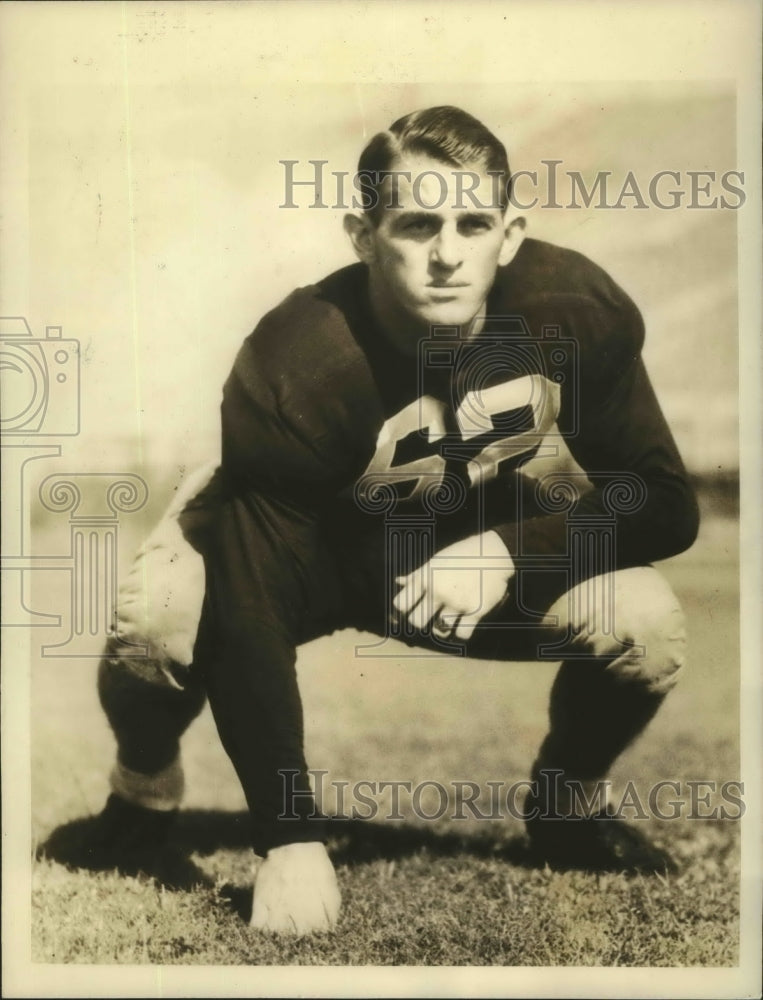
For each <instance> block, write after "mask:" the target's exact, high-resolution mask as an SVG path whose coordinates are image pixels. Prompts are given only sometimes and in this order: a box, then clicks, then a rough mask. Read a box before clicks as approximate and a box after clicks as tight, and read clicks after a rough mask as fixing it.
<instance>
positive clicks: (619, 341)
mask: <svg viewBox="0 0 763 1000" xmlns="http://www.w3.org/2000/svg"><path fill="white" fill-rule="evenodd" d="M617 291H618V292H619V289H618V290H617ZM620 295H621V296H622V298H621V301H620V303H619V308H618V309H617V310H612V309H607V310H604V309H601V308H599V307H596V308H593V309H586V310H578V311H577V314H576V315H575V316H570V318H569V322H568V323H567V324H566V325H565V329H566V330H567V331H568V332H569V333H570V334H572V335H573V336H576V337H577V340H578V343H579V345H581V354H582V355H583V359H582V360H583V364H582V366H581V367H582V370H583V376H582V379H581V383H580V384H579V385H578V386H576V388H577V390H578V391H579V395H578V396H577V397H574V398H572V402H571V403H570V397H568V399H567V406H568V407H570V406H573V405H574V406H575V407H576V408H577V414H578V416H579V428H578V433H577V434H576V435H575V436H569V437H568V438H567V443H568V446H569V448H570V452H571V453H572V455H573V457H574V458H575V459H576V461H577V462H578V464H579V465H580V466H581V468H582V469H583V470H584V471H585V472H586V474H588V475H589V477H590V479H591V483H592V487H593V488H592V489H590V491H588V492H586V493H583V495H582V496H581V498H580V499H579V500H578V502H577V503H576V505H575V507H574V509H573V510H572V511H570V510H565V511H561V512H559V513H548V514H545V515H543V514H541V515H536V516H533V517H530V518H526V519H523V520H521V522H517V521H510V522H505V523H503V524H498V525H496V526H495V527H494V528H493V530H491V531H487V532H484V533H483V534H481V535H475V536H473V537H472V538H469V539H466V540H464V541H463V542H458V543H457V544H456V545H454V546H450V547H449V548H447V549H444V550H441V551H440V552H438V553H437V555H436V556H435V557H434V558H433V559H432V560H431V561H430V562H429V563H428V564H425V565H424V566H423V567H421V568H420V569H419V570H417V571H416V572H415V573H412V574H410V575H409V576H408V577H405V578H401V579H400V580H399V581H398V582H399V583H400V585H401V590H400V592H399V593H398V595H397V598H396V602H395V606H396V608H397V610H398V611H399V612H400V613H408V614H409V617H410V620H411V622H412V624H414V625H416V626H417V627H423V626H426V625H427V624H428V623H429V622H430V621H431V619H432V618H433V617H434V616H439V617H440V618H443V619H444V620H445V622H446V624H452V625H454V626H455V631H454V634H455V636H456V637H458V638H461V639H464V640H466V639H468V638H469V637H470V636H471V634H472V632H473V630H474V627H475V625H476V624H477V623H478V622H479V621H480V620H481V619H482V618H483V617H484V616H485V615H486V614H488V613H489V612H490V611H492V610H493V608H494V607H496V605H497V604H498V603H499V602H500V600H501V599H502V598H503V597H504V596H505V594H506V590H507V587H508V586H509V585H510V582H511V579H512V577H513V576H514V572H515V563H519V564H521V566H523V567H524V566H531V567H532V568H537V569H542V568H543V564H544V561H547V560H548V558H549V557H564V556H566V555H567V554H568V544H569V543H568V525H569V523H570V520H571V518H575V519H578V518H580V519H587V518H601V519H604V520H609V521H610V523H612V524H613V525H614V528H615V547H614V551H613V553H612V563H611V565H610V566H608V567H606V568H614V569H620V568H624V567H626V566H635V565H644V564H646V563H650V562H653V561H656V560H659V559H665V558H668V557H669V556H672V555H676V554H677V553H679V552H682V551H684V550H685V549H687V548H689V546H690V545H691V544H692V543H693V542H694V539H695V538H696V535H697V529H698V525H699V513H698V508H697V502H696V498H695V495H694V491H693V489H692V486H691V483H690V482H689V478H688V475H687V473H686V469H685V467H684V465H683V462H682V460H681V457H680V455H679V453H678V449H677V447H676V444H675V441H674V439H673V436H672V434H671V432H670V429H669V427H668V425H667V423H666V421H665V418H664V416H663V414H662V411H661V409H660V406H659V403H658V401H657V398H656V396H655V393H654V390H653V388H652V385H651V382H650V380H649V377H648V374H647V372H646V369H645V367H644V362H643V359H642V357H641V346H642V344H643V323H642V320H641V316H640V313H639V312H638V310H637V309H636V307H635V306H634V305H633V303H632V302H631V301H630V299H628V298H627V296H625V295H624V294H623V293H620ZM581 316H582V317H584V318H583V319H582V320H581ZM586 327H587V328H586ZM597 352H598V353H599V355H600V358H601V361H600V363H597ZM568 416H569V410H568V412H567V414H563V418H564V417H568ZM562 478H564V477H562ZM575 485H576V486H577V485H578V483H576V484H575ZM459 559H460V566H459V563H458V562H457V560H459ZM456 567H459V568H456ZM602 568H603V567H601V566H597V565H596V563H595V562H591V563H590V565H587V566H575V567H573V572H574V573H575V574H576V577H577V579H582V578H583V577H584V576H585V575H586V574H590V575H592V574H595V573H597V572H601V571H602ZM475 598H476V600H475ZM475 604H476V608H477V610H475Z"/></svg>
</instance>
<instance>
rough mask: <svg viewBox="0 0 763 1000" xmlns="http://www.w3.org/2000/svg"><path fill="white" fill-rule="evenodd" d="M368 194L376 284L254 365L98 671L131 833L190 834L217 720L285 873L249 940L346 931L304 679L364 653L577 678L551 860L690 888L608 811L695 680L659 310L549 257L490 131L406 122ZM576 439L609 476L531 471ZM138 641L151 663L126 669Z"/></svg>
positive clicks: (358, 230) (546, 787)
mask: <svg viewBox="0 0 763 1000" xmlns="http://www.w3.org/2000/svg"><path fill="white" fill-rule="evenodd" d="M357 178H358V190H359V193H360V194H361V196H362V198H361V204H360V205H359V207H358V210H357V211H350V212H348V214H347V216H346V218H345V230H346V233H347V235H348V237H349V240H350V242H351V244H352V247H353V249H354V252H355V254H356V256H357V258H358V262H357V263H355V264H353V265H351V266H348V267H345V268H343V269H342V270H340V271H337V272H336V273H334V274H331V275H329V276H328V277H326V278H325V279H324V280H322V281H320V282H318V283H317V284H315V285H311V286H309V287H306V288H300V289H298V290H296V291H295V292H293V293H292V294H291V295H289V296H288V298H286V299H285V301H283V302H282V303H281V304H280V305H278V306H277V307H276V308H275V309H273V310H272V311H271V312H269V313H268V314H267V315H266V316H265V317H264V318H262V320H261V321H260V322H259V324H258V325H257V327H256V329H255V330H254V332H253V333H252V334H251V335H250V336H249V337H248V338H247V339H246V340H245V342H244V344H243V346H242V347H241V350H240V352H239V354H238V357H237V359H236V362H235V364H234V367H233V370H232V372H231V374H230V377H229V378H228V380H227V382H226V384H225V387H224V393H223V401H222V411H221V412H222V461H221V464H220V466H219V468H218V469H217V470H216V471H215V473H214V475H213V476H212V477H211V478H210V479H209V481H206V480H207V479H208V476H207V474H206V473H202V474H201V481H197V482H193V483H190V484H189V485H188V488H187V491H186V494H185V495H183V496H181V497H180V499H179V500H178V501H176V503H175V506H174V508H173V510H171V511H170V512H169V513H168V515H167V517H166V518H165V519H164V520H163V521H162V522H161V524H160V525H159V527H158V528H157V529H156V531H155V533H154V535H153V536H152V538H151V539H149V542H148V543H147V545H146V546H145V547H144V550H143V552H142V553H141V556H140V560H139V563H138V564H137V565H136V567H135V569H134V571H133V574H132V576H131V577H130V579H129V580H128V581H127V584H126V586H125V588H123V593H122V598H121V603H120V608H119V616H120V627H119V633H120V634H119V637H118V638H115V639H114V641H113V642H112V644H111V646H110V648H109V650H107V654H106V656H105V657H104V659H103V662H102V664H101V668H100V675H99V686H100V695H101V700H102V704H103V706H104V708H105V710H106V712H107V715H108V718H109V720H110V723H111V725H112V728H113V730H114V732H115V735H116V738H117V760H116V764H115V767H114V770H113V773H112V779H111V782H112V794H111V796H110V798H109V801H108V803H107V806H106V809H105V811H104V814H103V816H104V822H105V824H106V826H107V827H108V828H110V829H112V830H113V831H114V832H115V836H117V837H119V836H124V835H125V831H130V836H131V837H133V838H135V837H137V838H138V839H139V838H140V836H143V837H144V838H145V840H146V841H147V842H148V843H152V844H153V843H154V842H156V841H157V839H158V838H160V837H161V836H163V835H164V834H165V833H166V829H167V827H168V825H169V824H170V823H171V821H172V817H173V816H174V814H175V811H176V810H177V807H178V805H179V803H180V799H181V795H182V791H183V772H182V767H181V763H180V756H179V739H180V736H181V734H182V733H183V731H184V730H185V728H186V727H187V725H188V724H189V723H190V721H191V720H192V719H193V718H194V716H195V715H196V714H197V713H198V711H199V710H200V708H201V706H202V704H203V701H204V698H205V696H206V697H208V698H209V701H210V704H211V708H212V711H213V714H214V718H215V721H216V724H217V728H218V731H219V734H220V737H221V740H222V743H223V745H224V747H225V749H226V751H227V753H228V754H229V756H230V758H231V760H232V762H233V765H234V767H235V769H236V772H237V774H238V777H239V779H240V781H241V784H242V787H243V790H244V793H245V795H246V800H247V803H248V806H249V811H250V815H251V842H252V846H253V848H254V851H255V852H256V854H258V855H259V856H261V857H262V858H263V859H264V860H263V861H262V863H261V865H260V867H259V869H258V872H257V876H256V880H255V887H254V901H253V913H252V924H253V925H254V926H256V927H260V928H266V929H270V930H275V931H281V932H285V933H293V932H296V933H309V932H312V931H317V930H326V929H329V928H331V927H333V926H334V924H335V922H336V920H337V916H338V913H339V904H340V900H339V892H338V889H337V884H336V878H335V875H334V870H333V867H332V865H331V862H330V860H329V857H328V854H327V852H326V847H325V838H326V833H325V829H324V826H323V825H322V824H321V822H320V821H319V820H316V818H315V814H316V810H315V803H314V801H313V798H312V796H311V794H310V783H309V780H308V772H307V762H306V760H305V756H304V750H303V728H302V708H301V703H300V696H299V691H298V687H297V678H296V672H295V658H296V650H297V647H298V646H299V645H300V644H302V643H305V642H307V641H309V640H311V639H313V638H315V637H317V636H320V635H325V634H328V633H330V632H332V631H334V630H336V629H341V628H348V627H354V628H358V629H362V630H370V631H373V632H376V633H377V634H379V635H380V636H382V637H388V636H390V635H393V636H395V637H397V638H398V639H400V640H402V641H404V642H407V643H409V644H411V645H425V646H429V647H433V648H435V649H441V650H444V651H451V652H453V651H459V652H462V653H464V654H465V655H467V656H470V657H482V658H489V659H492V660H507V661H510V660H520V659H521V660H527V659H532V658H535V659H553V660H561V661H562V663H561V667H560V669H559V673H558V675H557V677H556V680H555V682H554V686H553V690H552V694H551V704H550V725H549V731H548V735H547V736H546V738H545V739H544V741H543V743H542V745H541V747H540V749H539V751H538V755H537V759H536V761H535V765H534V768H533V773H532V776H531V777H532V779H533V785H532V791H531V793H530V795H529V797H528V800H527V802H526V810H525V811H526V815H527V829H528V833H529V837H530V843H531V847H532V849H533V852H534V854H535V856H536V857H537V859H538V861H539V862H540V863H546V862H548V863H550V864H552V865H556V866H560V867H567V866H573V867H583V868H589V869H595V870H622V871H644V872H648V871H662V870H665V869H666V868H669V867H671V865H672V862H671V860H670V858H669V856H668V855H667V854H666V853H665V852H664V851H662V850H661V849H659V848H658V847H656V846H655V845H653V844H652V843H651V842H650V841H649V840H647V839H646V837H645V836H644V835H643V834H641V833H640V832H638V831H637V830H636V829H635V828H633V827H632V826H630V825H629V824H626V823H624V822H623V821H622V820H621V819H620V818H618V817H616V816H614V815H611V814H610V813H609V812H608V811H607V808H606V804H605V803H602V802H600V801H598V802H596V799H595V792H596V789H597V787H598V785H597V783H598V782H600V781H601V780H602V779H604V777H605V776H606V774H607V772H608V770H609V769H610V767H611V765H612V763H613V761H614V760H615V759H616V758H617V756H618V755H619V754H620V753H621V752H622V750H623V749H624V748H625V747H626V746H627V745H628V744H629V743H630V742H631V741H632V740H633V739H634V738H635V737H636V736H637V735H638V734H639V733H641V731H642V730H643V729H644V727H645V726H646V725H647V723H648V722H649V720H650V719H651V718H652V717H653V715H654V713H655V712H656V711H657V709H658V708H659V706H660V704H661V703H662V701H663V699H664V698H665V696H666V694H667V693H668V691H669V690H670V689H671V688H672V687H673V685H674V684H675V682H676V679H677V676H678V672H679V670H680V668H681V666H682V664H683V661H684V655H685V631H684V624H683V617H682V613H681V609H680V607H679V604H678V601H677V599H676V597H675V595H674V594H673V593H672V591H671V589H670V587H669V586H668V584H667V583H666V582H665V580H664V579H663V578H662V576H661V575H660V574H659V572H658V571H657V570H656V569H655V568H654V567H653V566H652V565H651V564H652V563H653V562H654V561H655V560H659V559H664V558H666V557H668V556H672V555H674V554H676V553H678V552H680V551H682V550H684V549H686V548H687V547H688V546H690V545H691V544H692V542H693V541H694V538H695V536H696V532H697V524H698V514H697V506H696V501H695V498H694V495H693V492H692V489H691V487H690V484H689V482H688V479H687V474H686V471H685V469H684V466H683V464H682V461H681V459H680V457H679V454H678V452H677V449H676V445H675V443H674V440H673V438H672V436H671V433H670V431H669V429H668V427H667V425H666V423H665V420H664V418H663V415H662V413H661V410H660V407H659V405H658V403H657V400H656V398H655V395H654V392H653V390H652V386H651V384H650V381H649V378H648V376H647V373H646V370H645V367H644V363H643V361H642V358H641V349H642V344H643V339H644V329H643V323H642V319H641V316H640V313H639V311H638V309H637V308H636V306H635V305H634V304H633V302H632V301H631V300H630V299H629V298H628V296H627V295H626V294H625V292H623V291H622V290H621V289H620V288H619V287H618V286H617V284H615V282H614V281H613V280H612V279H611V278H610V277H609V276H608V275H607V274H606V273H605V272H604V271H603V270H601V268H599V267H598V266H597V265H595V264H594V263H592V262H591V261H589V260H588V259H586V258H585V257H583V256H582V255H580V254H578V253H575V252H573V251H571V250H566V249H561V248H559V247H556V246H553V245H551V244H548V243H544V242H540V241H537V240H533V239H530V238H525V224H524V220H523V219H522V218H521V217H520V216H518V215H517V214H516V213H515V212H514V210H513V208H512V206H511V202H510V194H511V176H510V172H509V164H508V160H507V156H506V151H505V149H504V147H503V145H502V144H501V142H500V141H499V140H498V139H497V138H496V137H495V136H494V135H493V134H492V133H491V132H490V131H489V130H488V129H487V128H486V127H485V126H484V125H482V124H481V123H480V122H479V121H477V120H476V119H474V118H473V117H472V116H470V115H469V114H467V113H465V112H464V111H461V110H459V109H457V108H453V107H436V108H429V109H427V110H423V111H418V112H414V113H412V114H409V115H407V116H405V117H404V118H401V119H400V120H398V121H396V122H395V123H394V124H393V125H392V126H391V127H390V128H389V130H388V131H386V132H383V133H380V134H379V135H376V136H374V137H373V138H372V139H371V141H370V142H369V143H368V145H367V146H366V148H365V150H364V151H363V153H362V155H361V157H360V162H359V166H358V174H357ZM562 439H563V440H564V441H566V444H567V446H568V448H569V451H570V452H571V454H572V456H573V457H574V458H575V460H576V461H577V463H578V465H579V466H580V468H581V469H582V470H584V472H585V473H586V477H585V480H583V477H580V476H578V477H575V476H570V477H568V479H567V480H566V486H564V485H560V482H559V481H557V480H548V481H546V482H545V483H544V482H540V481H536V480H534V479H533V478H531V477H530V476H528V475H526V474H524V473H523V472H522V466H523V465H524V464H525V463H526V462H527V461H529V460H530V459H531V458H533V456H535V455H538V454H544V453H548V451H549V449H551V450H552V451H553V449H554V448H556V447H557V445H558V443H559V441H560V440H562ZM555 441H556V443H557V444H556V445H555V444H554V442H555ZM583 481H585V488H583V487H582V486H580V483H581V482H583ZM186 501H190V502H186ZM401 525H403V527H401ZM125 642H128V643H144V644H148V646H149V648H150V655H149V656H148V657H147V658H143V659H141V658H139V657H138V658H136V657H131V656H126V655H122V654H123V653H124V652H125V650H126V649H127V647H125V645H124V643H125ZM284 772H288V773H292V774H296V780H295V781H294V782H293V783H292V784H291V785H290V789H291V794H290V797H289V801H288V802H285V783H284V778H283V773H284ZM581 792H582V794H581ZM592 803H594V804H592ZM286 816H288V817H289V818H284V817H286ZM279 817H280V818H279ZM141 831H142V832H141Z"/></svg>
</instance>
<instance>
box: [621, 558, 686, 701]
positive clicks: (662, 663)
mask: <svg viewBox="0 0 763 1000" xmlns="http://www.w3.org/2000/svg"><path fill="white" fill-rule="evenodd" d="M614 577H615V580H614V602H615V603H614V616H613V623H614V634H615V637H616V639H617V640H618V641H619V643H620V644H621V650H622V651H621V652H620V654H619V655H616V656H615V658H614V659H613V660H612V662H611V663H610V664H609V667H608V669H609V670H610V671H612V672H613V673H615V674H616V675H617V676H618V677H619V678H621V679H622V680H623V681H629V682H635V683H638V684H639V685H642V686H643V687H645V688H646V689H647V690H648V691H650V692H652V693H654V694H666V693H667V692H668V691H669V690H670V689H671V688H672V687H673V686H674V685H675V684H676V682H677V680H678V676H679V673H680V671H681V668H682V667H683V666H684V663H685V660H686V623H685V618H684V614H683V611H682V609H681V606H680V604H679V602H678V598H677V597H676V595H675V594H674V593H673V590H672V589H671V587H670V585H669V584H668V583H667V581H666V580H665V579H664V577H663V576H662V575H661V574H660V573H658V572H657V570H655V569H654V568H652V567H634V568H633V569H628V570H621V571H619V572H617V573H615V574H614ZM623 646H624V648H623Z"/></svg>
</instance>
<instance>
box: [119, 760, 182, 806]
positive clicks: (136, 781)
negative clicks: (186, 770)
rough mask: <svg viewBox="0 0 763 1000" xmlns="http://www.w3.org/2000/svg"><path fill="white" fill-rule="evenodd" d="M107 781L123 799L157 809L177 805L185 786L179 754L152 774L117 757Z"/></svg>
mask: <svg viewBox="0 0 763 1000" xmlns="http://www.w3.org/2000/svg"><path fill="white" fill-rule="evenodd" d="M110 782H111V788H112V791H113V792H114V793H115V794H116V795H118V796H119V797H120V798H121V799H124V801H125V802H131V803H132V804H133V805H136V806H142V807H143V808H144V809H155V810H157V811H159V812H170V811H172V810H173V809H177V807H178V806H179V805H180V800H181V799H182V797H183V790H184V787H185V779H184V776H183V767H182V764H181V763H180V757H176V758H175V760H173V761H172V763H171V764H168V765H167V767H164V768H162V770H161V771H157V772H156V773H155V774H141V773H140V772H139V771H133V770H131V769H130V768H129V767H126V766H125V765H124V764H123V763H122V762H121V761H119V760H117V762H116V764H115V765H114V769H113V770H112V772H111V776H110Z"/></svg>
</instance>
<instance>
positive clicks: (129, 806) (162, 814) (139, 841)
mask: <svg viewBox="0 0 763 1000" xmlns="http://www.w3.org/2000/svg"><path fill="white" fill-rule="evenodd" d="M177 814H178V811H177V809H170V810H159V809H146V808H145V807H144V806H137V805H134V804H133V803H132V802H127V801H126V800H125V799H123V798H120V796H119V795H115V794H114V793H113V792H112V793H111V795H109V797H108V799H107V800H106V805H105V806H104V808H103V811H102V812H101V813H100V815H99V816H97V817H96V824H97V833H98V837H97V843H96V844H94V845H93V846H94V848H95V849H96V850H98V849H100V850H102V851H104V852H106V853H113V854H115V855H117V854H120V855H122V854H123V855H132V854H140V853H145V852H148V853H152V852H153V853H158V852H159V851H161V850H163V849H164V848H165V847H166V846H167V841H168V839H169V834H170V831H171V830H172V828H173V826H174V825H175V822H176V820H177Z"/></svg>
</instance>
